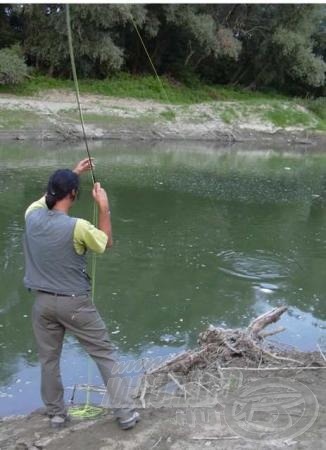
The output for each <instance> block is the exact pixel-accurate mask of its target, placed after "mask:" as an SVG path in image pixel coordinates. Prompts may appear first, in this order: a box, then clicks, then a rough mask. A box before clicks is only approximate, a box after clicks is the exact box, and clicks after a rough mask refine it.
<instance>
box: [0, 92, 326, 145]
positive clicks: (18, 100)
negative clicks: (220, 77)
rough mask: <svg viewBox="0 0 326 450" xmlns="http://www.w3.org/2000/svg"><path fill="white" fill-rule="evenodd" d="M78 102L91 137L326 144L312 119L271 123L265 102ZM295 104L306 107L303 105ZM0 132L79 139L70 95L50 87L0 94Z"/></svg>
mask: <svg viewBox="0 0 326 450" xmlns="http://www.w3.org/2000/svg"><path fill="white" fill-rule="evenodd" d="M82 106H83V112H84V116H85V123H86V132H87V135H88V137H89V138H90V139H140V140H141V139H145V140H149V139H151V140H160V139H173V140H176V139H177V140H179V139H181V140H185V139H186V140H206V141H220V142H257V141H260V142H264V143H268V142H273V143H283V144H288V145H290V144H291V145H293V144H305V145H311V146H315V145H317V146H320V145H323V144H324V143H326V133H322V132H318V131H312V128H313V126H314V123H312V122H311V123H310V124H309V126H307V127H303V126H301V127H300V126H297V127H294V126H292V127H287V128H281V127H277V126H275V125H273V123H272V122H270V121H269V120H268V119H267V116H266V113H268V111H269V108H270V106H268V105H258V106H257V105H256V106H252V107H250V106H243V105H242V104H241V103H240V102H210V103H202V104H196V105H190V106H187V105H165V104H162V103H158V102H154V101H150V100H144V101H140V100H135V99H118V98H109V97H104V96H99V95H83V97H82ZM287 108H292V109H293V105H291V106H289V105H287V104H285V105H284V109H285V110H286V109H287ZM294 108H297V109H298V112H299V113H302V112H304V111H303V110H304V108H303V107H301V106H296V107H294ZM299 110H300V111H299ZM311 127H312V128H311ZM0 137H1V139H4V140H7V139H9V140H12V139H19V140H24V139H34V140H35V139H36V140H78V139H81V127H80V123H79V116H78V112H77V110H76V100H75V96H74V94H73V93H72V92H59V91H49V92H48V93H46V94H42V95H39V96H33V97H17V96H10V95H1V96H0Z"/></svg>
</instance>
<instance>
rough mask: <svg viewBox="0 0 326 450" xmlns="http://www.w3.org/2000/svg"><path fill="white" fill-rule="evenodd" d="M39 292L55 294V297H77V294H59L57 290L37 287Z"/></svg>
mask: <svg viewBox="0 0 326 450" xmlns="http://www.w3.org/2000/svg"><path fill="white" fill-rule="evenodd" d="M37 292H42V294H48V295H53V296H54V297H76V296H75V294H58V293H57V292H49V291H43V290H41V289H37Z"/></svg>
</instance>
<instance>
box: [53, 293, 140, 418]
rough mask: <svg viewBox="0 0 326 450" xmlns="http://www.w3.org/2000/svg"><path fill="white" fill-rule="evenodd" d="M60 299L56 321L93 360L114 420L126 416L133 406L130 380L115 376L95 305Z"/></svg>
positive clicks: (109, 346)
mask: <svg viewBox="0 0 326 450" xmlns="http://www.w3.org/2000/svg"><path fill="white" fill-rule="evenodd" d="M61 300H63V301H62V303H61V304H60V305H61V308H60V311H58V317H59V320H60V322H61V323H62V325H63V326H64V327H65V328H66V329H67V331H69V332H70V333H72V334H73V335H74V336H75V337H76V338H77V339H78V341H79V342H80V344H81V345H82V346H83V348H84V349H85V350H86V352H87V353H88V354H89V355H90V356H91V357H92V358H93V360H94V361H95V363H96V365H97V367H98V369H99V371H100V373H101V376H102V379H103V382H104V384H105V386H106V387H107V391H108V394H109V400H110V406H111V407H112V408H113V411H114V414H115V415H116V417H121V418H123V417H127V416H128V415H129V414H130V411H131V410H132V409H133V407H134V404H133V402H132V400H131V397H130V380H128V379H126V378H123V377H122V376H121V374H119V370H118V364H117V362H116V359H115V357H114V351H115V348H114V346H113V345H112V343H111V341H110V339H109V335H108V332H107V329H106V327H105V324H104V322H103V320H102V318H101V316H100V315H99V313H98V311H97V309H96V307H95V305H94V304H93V303H92V301H91V299H90V298H89V297H86V296H83V297H73V298H68V299H64V298H61ZM58 305H59V303H58Z"/></svg>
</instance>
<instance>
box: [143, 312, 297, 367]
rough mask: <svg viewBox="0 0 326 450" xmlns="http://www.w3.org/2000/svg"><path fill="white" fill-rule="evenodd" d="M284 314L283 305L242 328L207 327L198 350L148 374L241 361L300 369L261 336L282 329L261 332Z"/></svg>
mask: <svg viewBox="0 0 326 450" xmlns="http://www.w3.org/2000/svg"><path fill="white" fill-rule="evenodd" d="M285 311H287V307H286V306H281V307H279V308H274V309H272V310H271V311H268V312H266V313H264V314H262V315H260V316H259V317H257V318H255V319H254V320H252V322H251V323H250V324H249V326H248V327H247V328H245V329H235V330H232V329H224V328H219V327H213V326H212V325H210V327H209V328H208V329H207V330H206V331H203V332H202V333H200V334H199V338H198V343H199V344H200V348H199V349H197V350H193V351H191V350H189V351H186V352H183V353H181V354H179V355H176V356H174V357H173V358H171V359H170V360H168V361H166V362H165V363H164V364H162V365H160V366H159V367H156V368H155V369H153V370H152V371H151V372H150V373H149V374H150V375H154V374H158V373H170V374H171V373H172V372H179V373H184V374H187V373H189V371H190V370H192V369H193V368H195V367H199V368H204V367H208V366H211V365H212V364H218V366H220V365H224V366H227V365H229V364H232V362H233V361H235V360H237V361H238V360H239V358H242V361H243V362H245V363H246V364H244V365H245V366H247V367H258V366H259V367H260V366H261V364H262V363H265V365H266V364H270V363H273V364H275V363H276V361H280V362H281V361H282V362H284V361H287V362H292V363H295V364H297V365H299V366H300V364H302V363H300V361H298V360H296V359H293V358H287V357H285V356H281V355H278V354H277V353H278V352H275V351H272V349H271V346H268V344H266V342H265V341H264V337H266V336H269V335H273V334H276V333H279V332H281V331H283V330H284V328H278V329H277V330H274V331H271V332H263V330H264V329H265V328H266V327H267V326H268V325H270V324H271V323H274V322H277V321H278V320H279V318H280V317H281V315H282V314H283V313H284V312H285Z"/></svg>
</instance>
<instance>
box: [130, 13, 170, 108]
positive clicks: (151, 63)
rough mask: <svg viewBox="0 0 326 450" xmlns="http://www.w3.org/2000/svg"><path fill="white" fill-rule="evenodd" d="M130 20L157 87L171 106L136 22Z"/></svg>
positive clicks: (132, 19)
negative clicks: (158, 86)
mask: <svg viewBox="0 0 326 450" xmlns="http://www.w3.org/2000/svg"><path fill="white" fill-rule="evenodd" d="M130 18H131V22H132V24H133V26H134V28H135V30H136V33H137V35H138V37H139V40H140V42H141V44H142V46H143V48H144V51H145V53H146V55H147V58H148V60H149V63H150V65H151V66H152V69H153V71H154V74H155V77H156V79H157V81H158V83H159V85H160V87H161V89H162V92H163V93H164V95H165V97H166V99H167V101H168V103H170V104H171V101H170V99H169V97H168V95H167V93H166V90H165V88H164V85H163V83H162V80H161V78H160V77H159V75H158V73H157V70H156V68H155V66H154V63H153V61H152V58H151V57H150V54H149V52H148V50H147V48H146V45H145V43H144V41H143V38H142V37H141V34H140V31H139V29H138V27H137V25H136V22H135V21H134V18H133V17H132V15H131V16H130Z"/></svg>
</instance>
